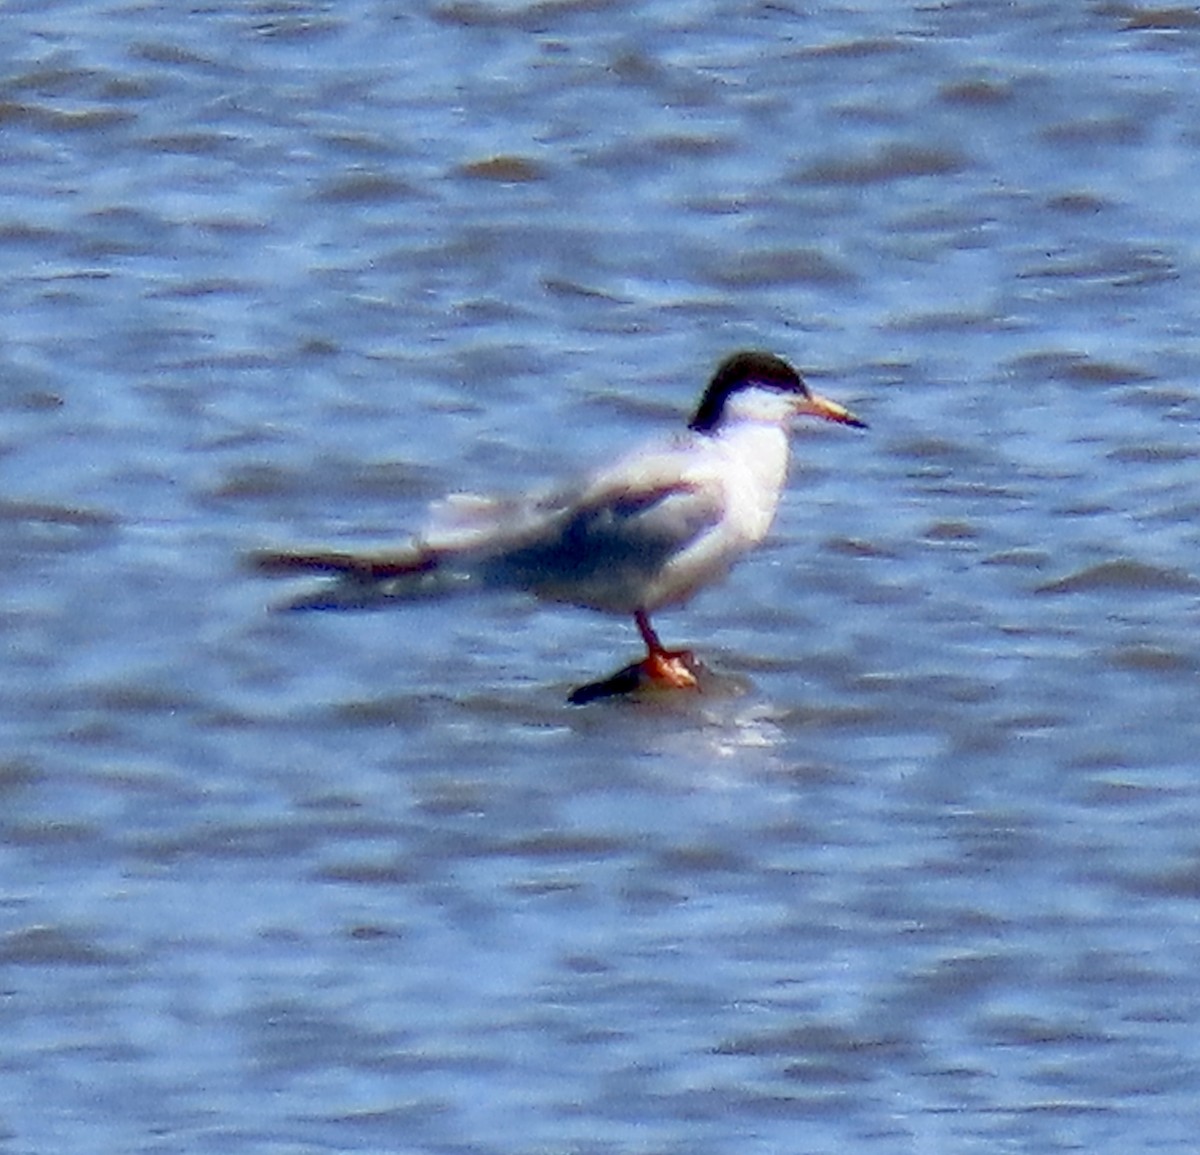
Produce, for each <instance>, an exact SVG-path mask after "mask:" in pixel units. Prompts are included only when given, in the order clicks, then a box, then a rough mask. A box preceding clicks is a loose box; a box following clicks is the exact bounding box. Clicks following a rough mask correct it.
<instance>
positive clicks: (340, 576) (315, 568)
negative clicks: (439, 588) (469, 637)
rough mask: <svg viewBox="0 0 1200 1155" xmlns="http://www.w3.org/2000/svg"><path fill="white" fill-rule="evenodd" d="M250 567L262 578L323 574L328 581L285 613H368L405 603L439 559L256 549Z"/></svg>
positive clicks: (417, 553) (426, 553) (423, 553)
mask: <svg viewBox="0 0 1200 1155" xmlns="http://www.w3.org/2000/svg"><path fill="white" fill-rule="evenodd" d="M247 560H248V561H249V564H250V566H251V567H252V568H253V569H254V570H255V571H256V572H257V573H260V574H263V575H265V576H267V577H296V576H302V575H304V574H323V575H325V576H328V577H331V578H334V579H335V580H334V581H332V582H328V583H326V584H324V585H322V586H321V587H320V588H318V589H315V590H312V591H310V592H309V593H306V594H302V595H301V596H300V597H298V598H295V599H293V600H292V601H289V602H286V603H284V605H283V606H282V607H281V608H283V609H289V610H352V609H371V608H373V607H379V606H383V605H386V604H387V603H389V602H397V601H407V600H410V599H412V598H413V597H419V596H421V594H422V592H430V591H428V589H427V586H428V583H427V582H426V580H425V579H426V577H427V575H431V574H433V573H434V571H435V570H436V569H437V568H438V564H439V557H438V555H437V554H436V553H435V552H433V551H432V550H426V549H421V548H419V547H414V548H410V549H408V550H404V551H403V552H396V553H377V554H354V553H342V552H338V551H332V550H311V551H310V550H258V551H256V552H255V553H252V554H250V556H249V558H248V559H247Z"/></svg>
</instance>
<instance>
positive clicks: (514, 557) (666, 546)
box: [252, 351, 866, 703]
mask: <svg viewBox="0 0 1200 1155" xmlns="http://www.w3.org/2000/svg"><path fill="white" fill-rule="evenodd" d="M800 415H807V416H811V417H817V418H821V419H823V420H826V421H833V422H838V423H840V424H842V425H849V426H854V427H856V428H860V429H861V428H865V427H866V422H864V421H862V420H860V419H859V418H858V417H856V416H855V415H854V414H853V413H851V412H850V410H848V409H846V408H845V407H844V406H842V405H839V404H838V403H837V402H836V401H831V400H829V399H828V398H826V397H822V396H820V395H819V394H817V393H814V392H813V391H812V390H811V389H809V387H808V385H807V384H806V383H805V382H804V380H803V378H802V377H801V376H800V374H799V373H797V372H796V370H795V369H793V368H792V366H791V365H789V364H788V363H787V362H786V361H785V360H783V359H782V358H781V357H778V356H776V355H775V354H773V353H765V352H759V351H744V352H739V353H734V354H733V355H731V356H729V357H727V358H726V359H725V360H724V361H722V362H721V364H720V365H719V366H718V368H717V370H716V373H715V374H714V375H713V377H712V380H711V381H710V382H709V384H708V387H707V388H706V389H705V390H704V393H703V395H702V396H701V398H700V403H699V405H698V406H697V407H696V410H695V412H694V413H693V414H692V417H691V420H690V421H689V422H688V426H687V430H686V431H685V432H682V433H680V434H679V435H677V436H675V437H673V438H670V439H669V440H666V441H660V442H657V443H653V444H650V445H646V446H643V447H641V448H639V449H637V450H635V451H633V452H632V453H629V454H627V455H625V456H622V457H620V458H618V459H617V460H616V461H614V462H613V463H612V464H610V465H607V466H604V467H602V468H600V469H597V470H595V471H593V472H591V473H589V474H586V475H584V476H582V477H580V478H578V479H576V480H575V481H573V482H571V483H569V484H567V485H565V486H562V487H559V488H555V489H553V490H550V491H547V492H542V493H537V494H532V495H526V496H518V497H480V496H476V495H471V494H455V495H452V496H450V497H449V498H447V499H445V500H444V501H442V502H439V503H437V504H436V505H435V506H434V507H433V510H432V518H431V521H430V524H429V526H428V528H427V529H426V531H425V532H424V533H422V534H421V535H419V536H417V537H414V538H413V539H412V540H411V541H410V542H408V543H407V544H406V545H404V546H403V547H402V548H400V549H397V550H391V551H387V552H382V553H347V552H338V551H330V550H262V551H259V552H258V553H256V554H254V555H252V562H253V564H254V566H255V568H256V569H257V570H258V571H259V572H260V573H264V574H269V575H275V576H281V575H283V576H286V575H296V574H323V575H326V576H328V577H331V578H332V579H333V582H332V584H326V585H325V587H324V588H322V589H320V590H318V591H316V592H315V593H310V594H307V595H305V596H303V597H301V598H300V599H298V600H297V601H294V602H292V603H290V606H291V608H308V609H334V608H353V607H367V606H377V605H381V604H384V603H390V602H392V601H396V600H406V599H410V598H413V597H419V596H423V595H427V594H438V593H448V592H451V591H454V590H461V589H473V588H483V589H510V590H522V591H525V592H528V593H530V594H532V595H534V596H535V597H536V598H539V599H542V600H544V601H549V602H559V603H567V604H570V605H575V606H583V607H586V608H588V609H593V610H599V611H601V612H604V613H608V614H620V615H627V616H630V617H632V618H633V620H634V622H635V623H636V625H637V628H638V632H639V633H640V634H641V637H642V641H643V642H644V643H645V646H646V657H645V658H644V659H642V660H641V661H640V662H638V663H636V664H634V665H632V666H627V667H625V668H624V669H623V670H621V671H619V672H618V673H617V674H614V675H613V676H612V677H611V678H608V679H606V680H604V681H603V682H593V683H589V684H588V685H586V686H581V687H579V688H578V689H577V690H575V691H573V693H572V694H571V697H570V701H572V702H576V703H583V702H587V701H591V700H593V699H594V698H597V697H603V696H607V695H609V694H617V693H624V692H628V691H632V690H640V689H644V688H652V687H659V688H663V687H665V688H674V689H695V688H697V687H698V686H699V678H698V677H697V675H698V673H699V671H700V668H701V667H700V666H699V663H698V662H697V661H696V659H695V656H694V655H693V654H692V653H691V651H689V650H669V649H667V648H666V646H664V645H663V643H662V642H661V641H660V640H659V637H658V634H657V633H656V632H655V631H654V628H653V626H652V625H651V624H650V615H651V614H652V613H655V612H656V611H658V610H661V609H664V608H666V607H669V606H677V605H681V604H683V603H684V602H687V601H688V600H689V599H690V598H692V596H693V595H695V594H696V593H698V592H699V591H700V590H701V589H703V588H705V587H706V586H709V585H711V584H713V583H714V582H717V581H719V580H721V579H723V578H724V577H725V576H726V575H727V574H728V573H729V571H730V569H731V568H732V567H733V565H734V564H735V563H736V562H737V561H738V560H739V559H740V558H741V557H742V556H743V555H744V554H746V553H748V552H749V551H750V550H752V549H754V548H755V547H756V546H757V545H759V544H760V543H761V542H762V540H763V539H764V538H765V537H766V535H767V531H768V530H769V529H770V526H771V522H772V520H773V519H774V516H775V511H776V508H777V507H778V505H779V498H780V494H781V493H782V491H783V487H784V484H785V482H786V479H787V468H788V456H789V442H788V433H789V429H790V423H791V421H792V419H793V418H794V417H796V416H800Z"/></svg>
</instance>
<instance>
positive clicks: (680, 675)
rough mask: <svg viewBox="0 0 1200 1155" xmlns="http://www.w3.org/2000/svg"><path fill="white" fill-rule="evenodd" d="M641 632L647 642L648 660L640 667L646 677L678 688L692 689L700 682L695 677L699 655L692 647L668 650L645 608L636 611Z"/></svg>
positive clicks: (665, 685)
mask: <svg viewBox="0 0 1200 1155" xmlns="http://www.w3.org/2000/svg"><path fill="white" fill-rule="evenodd" d="M633 620H634V621H635V622H636V623H637V628H638V633H640V634H641V635H642V641H643V642H645V643H646V657H645V660H644V661H643V662H642V663H641V665H640V666H639V667H638V668H639V669H640V671H641V672H642V673H643V674H644V675H645V677H646V679H647V681H649V682H651V683H653V684H655V685H658V686H663V687H666V688H669V689H675V690H693V689H695V688H696V687H697V686H698V685H699V684H700V683H699V681H698V680H697V678H696V674H695V672H694V671H695V665H696V659H695V657H694V656H693V654H692V653H691V651H690V650H668V649H667V648H666V647H665V646H664V645H663V644H662V642H661V641H659V637H658V634H656V633H655V632H654V627H653V626H652V625H651V624H650V617H649V615H648V614H647V613H646V611H645V610H638V611H637V612H636V613H635V614H634V615H633Z"/></svg>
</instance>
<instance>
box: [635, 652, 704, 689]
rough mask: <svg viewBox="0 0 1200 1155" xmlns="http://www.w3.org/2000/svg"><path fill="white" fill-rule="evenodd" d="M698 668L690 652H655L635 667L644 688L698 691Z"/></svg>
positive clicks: (693, 655) (698, 664)
mask: <svg viewBox="0 0 1200 1155" xmlns="http://www.w3.org/2000/svg"><path fill="white" fill-rule="evenodd" d="M700 668H701V667H700V663H699V662H698V661H697V660H696V655H695V654H693V653H692V651H691V650H655V651H654V652H653V653H651V654H649V655H647V657H646V658H645V659H644V660H643V661H641V662H639V663H638V665H637V669H638V670H639V671H640V672H641V676H642V679H643V681H644V683H645V684H646V686H647V687H653V688H655V689H659V690H696V689H699V688H700V679H699V677H698V675H699V673H700Z"/></svg>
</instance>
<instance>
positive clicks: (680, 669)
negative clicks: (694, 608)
mask: <svg viewBox="0 0 1200 1155" xmlns="http://www.w3.org/2000/svg"><path fill="white" fill-rule="evenodd" d="M704 670H705V667H704V666H703V664H702V663H701V662H700V660H699V659H698V658H697V657H696V655H695V654H693V653H692V652H691V650H655V651H654V652H652V653H650V654H648V655H647V656H646V657H645V658H643V659H642V660H641V661H640V662H634V664H633V665H632V666H625V667H624V668H623V669H620V670H618V671H617V672H616V673H615V674H613V675H612V676H611V677H608V678H604V679H602V680H601V681H599V682H588V684H587V685H586V686H579V687H577V688H576V689H574V690H572V691H571V693H570V694H569V695H568V697H567V701H568V702H570V703H571V705H573V706H584V705H587V703H588V702H596V701H599V700H600V699H601V698H615V697H618V696H620V695H622V694H637V693H641V692H642V691H645V690H699V689H700V678H701V676H702V675H703V673H704Z"/></svg>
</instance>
